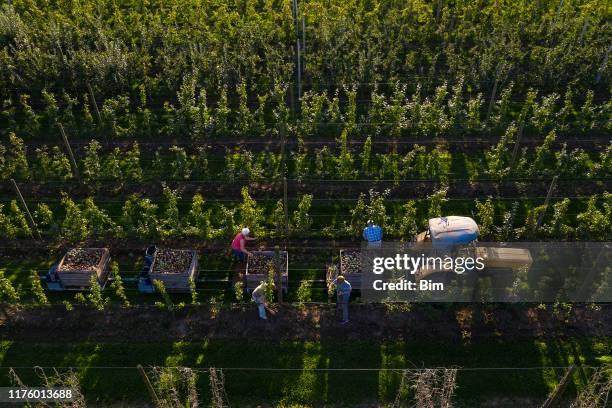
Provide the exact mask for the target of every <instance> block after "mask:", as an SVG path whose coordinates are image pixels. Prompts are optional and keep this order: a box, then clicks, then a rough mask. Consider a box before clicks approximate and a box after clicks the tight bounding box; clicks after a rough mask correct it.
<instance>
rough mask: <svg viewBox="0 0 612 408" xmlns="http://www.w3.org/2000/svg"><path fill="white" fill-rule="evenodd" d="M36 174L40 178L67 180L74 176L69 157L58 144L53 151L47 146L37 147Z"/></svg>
mask: <svg viewBox="0 0 612 408" xmlns="http://www.w3.org/2000/svg"><path fill="white" fill-rule="evenodd" d="M36 164H37V168H36V175H37V177H38V179H40V180H60V181H66V180H69V179H71V178H72V168H71V167H70V161H69V160H68V157H67V156H66V155H65V154H64V153H63V152H62V151H61V150H60V148H59V147H58V146H53V148H52V149H51V153H50V154H49V150H48V149H47V147H46V146H43V147H41V148H37V149H36Z"/></svg>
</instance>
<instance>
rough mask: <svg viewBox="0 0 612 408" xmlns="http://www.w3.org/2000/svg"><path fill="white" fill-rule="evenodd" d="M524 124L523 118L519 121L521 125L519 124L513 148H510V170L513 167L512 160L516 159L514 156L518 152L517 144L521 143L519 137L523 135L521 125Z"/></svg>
mask: <svg viewBox="0 0 612 408" xmlns="http://www.w3.org/2000/svg"><path fill="white" fill-rule="evenodd" d="M524 124H525V119H523V121H522V122H521V126H519V130H518V133H517V135H516V142H515V143H514V150H512V159H510V171H512V167H514V161H515V160H516V156H517V155H518V152H519V146H520V145H521V137H522V136H523V127H524Z"/></svg>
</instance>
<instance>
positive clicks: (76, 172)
mask: <svg viewBox="0 0 612 408" xmlns="http://www.w3.org/2000/svg"><path fill="white" fill-rule="evenodd" d="M57 127H58V128H59V130H60V133H61V134H62V139H63V140H64V146H66V150H68V156H69V157H70V163H71V164H72V173H73V174H74V177H76V179H77V180H81V174H80V173H79V167H78V166H77V162H76V160H75V159H74V154H73V153H72V148H71V147H70V142H68V137H67V136H66V131H65V130H64V126H63V125H62V124H61V123H59V122H58V123H57Z"/></svg>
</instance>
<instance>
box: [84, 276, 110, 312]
mask: <svg viewBox="0 0 612 408" xmlns="http://www.w3.org/2000/svg"><path fill="white" fill-rule="evenodd" d="M89 283H90V288H89V293H88V294H87V296H86V297H87V300H88V301H89V303H91V306H93V308H94V309H96V310H98V311H102V310H104V308H105V307H106V305H107V304H108V302H109V301H110V299H109V298H108V297H104V295H103V294H102V288H101V287H100V284H99V283H98V277H97V276H96V275H95V274H92V275H91V278H90V279H89Z"/></svg>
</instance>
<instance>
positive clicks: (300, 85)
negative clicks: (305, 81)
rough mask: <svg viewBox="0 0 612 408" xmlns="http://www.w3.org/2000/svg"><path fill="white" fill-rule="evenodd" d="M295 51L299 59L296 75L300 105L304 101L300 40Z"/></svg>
mask: <svg viewBox="0 0 612 408" xmlns="http://www.w3.org/2000/svg"><path fill="white" fill-rule="evenodd" d="M295 49H296V57H297V58H296V59H297V69H296V74H297V95H298V99H297V100H298V104H299V103H300V101H301V99H302V62H301V58H302V57H301V55H300V40H299V39H298V40H297V41H296V44H295Z"/></svg>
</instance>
